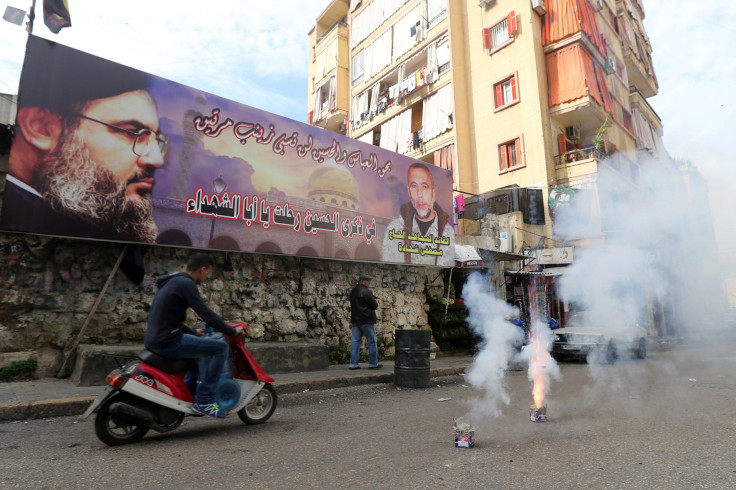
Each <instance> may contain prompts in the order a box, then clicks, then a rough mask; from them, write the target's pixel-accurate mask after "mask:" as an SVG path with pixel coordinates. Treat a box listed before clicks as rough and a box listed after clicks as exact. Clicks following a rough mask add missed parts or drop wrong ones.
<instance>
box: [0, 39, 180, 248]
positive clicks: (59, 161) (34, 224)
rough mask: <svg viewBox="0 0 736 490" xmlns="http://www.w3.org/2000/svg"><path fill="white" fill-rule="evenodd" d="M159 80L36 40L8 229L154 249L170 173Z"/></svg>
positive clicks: (15, 149) (13, 157)
mask: <svg viewBox="0 0 736 490" xmlns="http://www.w3.org/2000/svg"><path fill="white" fill-rule="evenodd" d="M149 83H150V79H149V76H148V75H146V74H145V73H143V72H140V71H138V70H134V69H131V68H128V67H124V66H122V65H118V64H116V63H112V62H110V61H107V60H103V59H100V58H96V57H94V56H91V55H88V54H85V53H82V52H79V51H76V50H73V49H71V48H67V47H64V46H61V45H57V44H55V43H52V42H50V41H46V40H43V39H40V38H36V37H34V36H31V37H30V38H29V42H28V50H27V56H26V61H25V63H24V66H23V73H22V75H21V87H20V90H19V97H18V115H17V119H16V121H17V122H16V127H15V136H14V139H13V143H12V146H11V150H10V157H9V161H8V174H7V178H6V187H5V195H4V199H3V209H2V215H1V216H0V227H2V228H3V229H6V230H10V231H21V232H31V233H40V234H49V235H61V236H79V237H86V238H98V239H108V240H119V241H131V242H145V243H153V242H155V240H156V237H157V235H158V227H157V226H156V223H155V221H154V219H153V201H152V195H151V192H152V189H153V185H154V174H155V171H156V170H157V169H158V168H160V167H162V166H163V165H164V155H165V151H166V146H167V139H166V136H165V135H163V134H161V132H160V131H159V121H158V113H157V109H156V104H155V101H154V99H153V97H152V96H151V94H150V93H149V92H148V85H149Z"/></svg>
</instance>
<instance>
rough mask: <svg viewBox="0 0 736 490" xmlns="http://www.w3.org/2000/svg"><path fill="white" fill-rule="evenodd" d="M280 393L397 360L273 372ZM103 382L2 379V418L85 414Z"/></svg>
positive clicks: (358, 377)
mask: <svg viewBox="0 0 736 490" xmlns="http://www.w3.org/2000/svg"><path fill="white" fill-rule="evenodd" d="M472 362H473V357H472V356H443V357H438V358H437V359H433V360H432V361H430V368H429V373H430V377H432V378H437V377H440V376H452V375H457V374H461V373H464V372H465V370H466V369H467V368H468V367H470V365H471V364H472ZM272 377H273V378H274V380H275V382H274V383H273V386H274V388H275V389H276V393H277V394H279V395H284V394H287V393H301V392H303V391H307V390H309V391H318V390H327V389H331V388H343V387H347V386H358V385H367V384H377V383H393V381H394V362H393V361H384V362H383V367H382V368H379V369H368V365H367V364H363V365H361V369H355V370H349V369H348V366H347V364H341V365H336V366H330V367H329V369H328V370H326V371H307V372H301V373H287V374H274V375H272ZM103 388H104V387H103V386H75V385H73V384H72V383H71V382H70V381H69V380H68V379H57V378H43V379H37V380H33V381H18V382H12V383H0V422H2V421H8V420H25V419H37V418H44V417H62V416H69V415H81V414H82V413H84V411H85V410H86V409H87V407H88V406H89V404H90V403H92V401H93V400H94V399H95V398H96V396H97V394H98V393H100V392H101V391H102V390H103Z"/></svg>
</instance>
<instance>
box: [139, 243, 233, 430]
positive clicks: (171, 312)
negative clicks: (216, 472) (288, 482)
mask: <svg viewBox="0 0 736 490" xmlns="http://www.w3.org/2000/svg"><path fill="white" fill-rule="evenodd" d="M213 265H214V264H213V262H212V257H210V256H209V255H207V254H205V253H195V254H194V255H192V256H191V257H189V261H188V262H187V271H186V272H177V273H175V274H169V275H167V276H161V277H159V278H158V279H157V280H156V287H158V291H156V294H155V296H154V297H153V304H152V305H151V311H150V313H149V314H148V328H147V329H146V335H145V337H144V343H145V345H146V349H148V350H150V351H152V352H155V353H156V354H158V355H160V356H163V357H168V358H170V359H185V358H200V357H208V356H212V357H210V362H209V365H208V366H207V372H206V374H205V377H204V379H201V380H200V381H201V384H200V386H199V390H196V391H197V393H196V401H195V403H194V405H193V406H192V409H194V410H195V411H197V412H199V413H201V414H203V415H209V416H211V417H216V418H220V419H222V418H225V417H226V416H227V414H226V413H225V412H222V411H221V410H220V409H219V407H218V406H217V402H216V401H215V386H216V385H217V381H219V379H220V375H221V374H222V368H223V365H224V363H225V359H226V358H227V355H228V354H227V353H228V344H227V343H225V342H222V341H221V340H215V339H208V338H203V337H201V336H202V335H203V334H204V330H203V329H197V330H193V329H191V328H189V327H188V326H186V325H185V324H184V323H183V322H184V320H185V319H186V313H187V308H191V309H193V310H194V312H195V313H197V315H199V317H200V318H201V319H202V320H203V321H204V322H205V323H207V324H208V325H210V326H211V327H213V328H214V329H215V330H218V331H220V332H222V333H224V334H225V335H227V336H229V337H232V336H233V335H243V333H244V331H243V327H236V328H233V327H231V326H230V325H228V324H227V323H225V321H224V320H223V319H222V318H220V316H219V315H218V314H217V313H215V312H214V311H212V310H211V309H209V308H208V307H207V305H206V304H205V303H204V301H203V300H202V296H200V294H199V288H197V285H198V284H202V283H203V282H204V281H206V280H207V277H208V276H209V275H210V272H212V267H213Z"/></svg>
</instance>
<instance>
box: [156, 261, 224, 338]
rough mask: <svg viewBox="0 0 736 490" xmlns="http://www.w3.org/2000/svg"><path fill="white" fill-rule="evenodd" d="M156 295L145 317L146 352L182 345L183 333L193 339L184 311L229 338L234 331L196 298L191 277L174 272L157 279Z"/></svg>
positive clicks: (194, 286) (198, 296) (197, 292)
mask: <svg viewBox="0 0 736 490" xmlns="http://www.w3.org/2000/svg"><path fill="white" fill-rule="evenodd" d="M156 287H158V291H156V294H155V295H154V296H153V304H151V311H150V312H149V313H148V328H146V334H145V337H144V339H143V343H144V344H145V345H146V348H147V349H163V348H166V347H170V346H172V345H177V344H179V343H180V342H181V337H182V335H184V334H185V333H188V334H192V335H194V333H195V332H194V330H193V329H191V328H189V327H188V326H186V325H185V324H184V320H185V319H186V316H187V308H191V309H193V310H194V312H195V313H196V314H197V315H199V317H200V318H201V319H202V320H203V321H204V322H205V323H206V324H208V325H211V326H212V327H213V328H214V329H215V330H218V331H220V332H222V333H224V334H225V335H228V336H230V337H232V336H233V335H235V329H234V328H233V327H231V326H230V325H228V324H227V323H225V321H224V320H223V319H222V318H220V316H219V315H218V314H217V313H215V312H214V311H212V310H211V309H209V308H208V307H207V305H206V304H205V303H204V300H202V296H200V294H199V288H198V287H197V285H196V284H195V282H194V279H193V278H192V276H190V275H189V274H187V273H186V272H177V273H175V274H169V275H168V276H161V277H159V278H158V279H156Z"/></svg>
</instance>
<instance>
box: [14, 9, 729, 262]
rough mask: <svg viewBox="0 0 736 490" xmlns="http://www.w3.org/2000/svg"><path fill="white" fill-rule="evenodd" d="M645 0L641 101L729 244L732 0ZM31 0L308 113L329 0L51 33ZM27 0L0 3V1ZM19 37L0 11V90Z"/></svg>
mask: <svg viewBox="0 0 736 490" xmlns="http://www.w3.org/2000/svg"><path fill="white" fill-rule="evenodd" d="M453 1H459V0H453ZM467 1H472V2H475V0H467ZM643 1H644V8H645V11H646V19H645V21H644V25H645V27H646V29H647V33H648V35H649V38H650V40H651V43H652V46H653V53H652V56H653V61H654V68H655V71H656V73H657V77H658V79H659V94H658V95H657V96H656V97H653V98H651V99H649V103H650V104H651V105H652V107H653V108H654V110H655V111H656V112H657V114H658V115H659V116H660V118H661V119H662V122H663V124H664V143H665V146H666V147H667V149H668V151H669V152H670V154H671V155H672V156H673V157H676V158H680V159H686V160H690V161H692V162H693V163H694V164H695V165H696V166H697V167H698V168H699V169H700V170H701V172H702V173H703V174H704V176H705V177H706V178H707V180H708V181H709V183H710V186H711V188H710V191H711V193H710V200H711V208H712V210H713V214H714V218H715V226H716V234H717V237H718V239H719V242H720V245H721V247H734V248H736V226H732V224H733V221H734V220H733V218H732V214H733V210H734V209H736V197H735V196H734V195H736V150H735V149H734V148H736V145H734V144H732V143H731V144H729V143H728V142H729V141H734V139H736V136H734V134H733V133H734V126H736V90H735V88H736V2H731V1H724V0H699V1H698V2H692V1H688V0H643ZM37 3H38V7H37V10H38V16H37V18H36V23H35V27H34V34H37V35H39V36H41V37H44V38H48V39H52V40H54V41H57V42H60V43H62V44H65V45H68V46H71V47H74V48H78V49H81V50H83V51H86V52H88V53H92V54H95V55H98V56H101V57H103V58H107V59H110V60H113V61H117V62H119V63H123V64H125V65H128V66H132V67H135V68H139V69H141V70H143V71H146V72H149V73H152V74H155V75H158V76H161V77H164V78H167V79H170V80H174V81H176V82H180V83H183V84H185V85H189V86H191V87H195V88H199V89H202V90H205V91H207V92H211V93H214V94H217V95H221V96H223V97H226V98H228V99H231V100H235V101H238V102H241V103H244V104H247V105H251V106H254V107H258V108H260V109H263V110H266V111H269V112H273V113H276V114H279V115H282V116H286V117H288V118H291V119H296V120H298V121H305V120H306V114H307V111H308V109H307V93H306V91H307V60H308V58H307V56H308V55H307V52H308V37H307V33H308V32H309V30H310V29H311V28H312V26H313V25H314V21H315V19H316V17H317V15H319V13H320V12H321V11H322V10H323V9H324V7H325V6H326V5H327V4H328V3H329V2H328V0H308V1H304V0H281V1H280V2H254V1H249V0H209V1H204V2H203V1H201V0H178V1H177V2H161V1H151V0H146V1H143V0H125V1H122V0H118V1H113V0H69V4H70V10H71V16H72V27H71V28H66V29H63V30H62V31H61V32H60V33H59V34H57V35H54V34H52V33H51V32H50V31H49V30H48V29H47V28H46V26H44V25H43V19H42V16H41V9H40V5H41V4H42V1H41V0H38V1H37ZM30 4H31V0H11V1H9V2H8V1H3V2H0V10H1V11H2V12H5V7H6V5H11V6H13V7H16V8H20V9H23V10H28V8H29V6H30ZM174 5H175V7H174ZM25 39H26V34H25V31H24V30H23V29H22V28H21V27H18V26H15V25H13V24H10V23H8V22H4V21H0V92H7V93H17V88H18V77H19V74H20V67H21V64H22V61H23V52H24V46H25Z"/></svg>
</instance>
